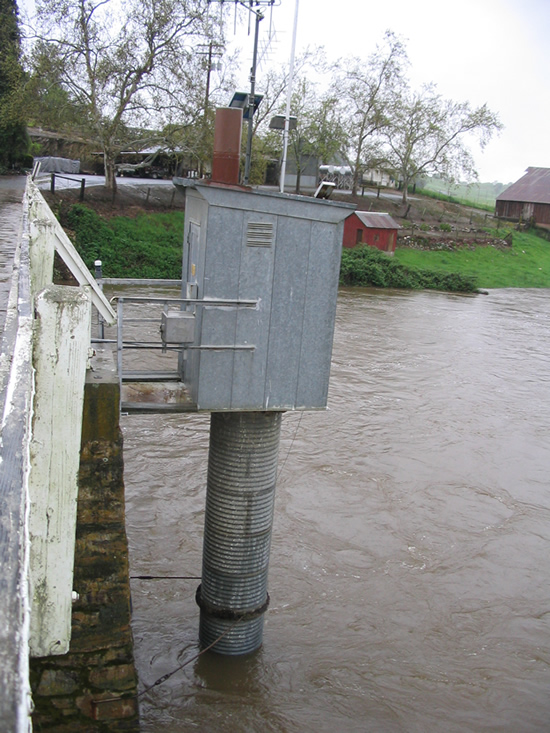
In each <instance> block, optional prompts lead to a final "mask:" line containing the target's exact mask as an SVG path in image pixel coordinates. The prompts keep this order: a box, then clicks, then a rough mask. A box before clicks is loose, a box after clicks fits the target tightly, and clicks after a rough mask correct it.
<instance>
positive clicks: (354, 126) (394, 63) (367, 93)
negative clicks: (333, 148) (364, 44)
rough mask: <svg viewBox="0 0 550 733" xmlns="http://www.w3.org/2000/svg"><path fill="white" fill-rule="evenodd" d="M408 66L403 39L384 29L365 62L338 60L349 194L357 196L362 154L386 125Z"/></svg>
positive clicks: (354, 59) (337, 78)
mask: <svg viewBox="0 0 550 733" xmlns="http://www.w3.org/2000/svg"><path fill="white" fill-rule="evenodd" d="M407 65H408V59H407V53H406V50H405V46H404V44H403V42H402V41H401V40H400V39H399V38H398V37H397V36H396V35H395V34H394V33H393V32H391V31H386V33H385V35H384V40H383V43H382V44H380V45H379V46H377V48H376V50H375V52H374V53H373V54H371V55H370V56H369V57H368V59H367V60H366V61H364V60H362V59H360V58H347V59H343V60H341V61H340V63H339V72H338V74H337V77H336V79H335V81H334V87H335V88H336V89H338V92H339V95H340V98H341V104H342V107H343V111H344V114H345V115H346V116H347V120H348V122H347V132H348V150H349V163H350V165H351V168H352V171H353V182H352V193H353V195H354V196H355V195H357V188H358V185H359V179H360V176H361V174H362V170H363V167H364V163H365V162H368V161H365V160H364V153H365V152H366V150H367V148H368V147H369V145H370V144H371V140H372V139H373V138H374V136H375V135H376V134H377V133H379V132H380V131H381V130H383V129H384V128H386V127H387V126H388V124H389V116H390V114H391V110H392V109H393V107H394V101H393V100H394V98H395V96H396V94H397V93H398V92H399V90H400V87H401V85H402V84H403V72H404V69H405V67H406V66H407Z"/></svg>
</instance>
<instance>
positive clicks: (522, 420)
mask: <svg viewBox="0 0 550 733" xmlns="http://www.w3.org/2000/svg"><path fill="white" fill-rule="evenodd" d="M329 407H330V409H329V411H327V412H319V413H304V414H300V413H288V414H286V415H285V416H284V419H283V432H282V441H281V449H280V458H279V478H278V485H277V499H276V507H275V524H274V530H273V543H272V551H271V561H270V581H269V591H270V595H271V606H270V608H269V610H268V612H267V615H266V623H265V632H264V644H263V647H262V648H261V649H260V650H259V651H258V652H257V653H255V654H254V655H251V656H250V657H245V658H240V659H239V658H238V659H234V658H223V657H219V656H217V655H215V654H213V653H207V654H206V655H204V656H202V657H200V658H199V659H198V660H195V661H193V662H191V663H189V664H187V665H186V666H184V667H183V668H182V669H181V670H180V671H178V672H177V673H176V674H173V675H172V676H171V677H170V678H169V679H167V680H166V681H165V682H164V683H162V684H159V685H157V686H156V687H154V688H153V689H152V690H150V691H148V692H147V693H145V694H144V695H143V696H142V698H141V714H142V728H143V730H144V731H147V732H149V731H151V732H154V733H157V732H159V733H160V732H161V731H162V732H164V731H170V732H172V731H173V732H179V731H207V732H209V731H216V733H225V732H227V733H240V732H241V731H243V732H244V731H250V732H252V733H255V732H256V731H261V733H264V732H265V733H267V732H271V731H273V732H276V733H283V732H284V733H302V732H304V733H307V732H309V731H311V732H312V733H313V732H315V733H334V731H349V732H355V731H361V732H363V731H365V732H371V731H372V732H373V733H379V732H380V733H404V732H406V733H426V732H428V731H429V732H435V733H439V731H441V732H445V733H467V732H469V731H471V732H473V733H481V732H484V731H495V732H496V731H498V732H499V733H502V732H509V733H529V732H531V731H533V733H534V732H535V731H536V732H537V733H538V732H540V731H546V730H550V694H549V692H550V562H549V554H550V553H549V551H550V485H549V484H550V482H549V468H550V411H549V408H550V296H549V294H548V292H547V291H543V290H541V291H535V290H495V291H491V293H490V294H489V295H486V296H466V297H465V296H457V295H446V294H441V293H428V292H420V293H408V292H407V293H405V292H397V291H395V292H390V291H383V290H381V291H372V290H359V289H356V290H355V289H354V290H345V291H341V293H340V296H339V303H338V315H337V326H336V334H335V342H334V353H333V370H332V376H331V388H330V397H329ZM122 424H123V430H124V434H125V461H126V468H125V470H126V486H127V527H128V535H129V541H130V548H131V571H132V574H134V575H141V574H147V575H156V576H170V575H178V576H198V575H199V574H200V568H201V554H202V529H203V517H204V515H203V511H204V501H205V485H206V463H207V449H208V431H209V419H208V416H201V415H191V416H181V415H180V416H178V415H171V416H127V417H123V419H122ZM198 582H199V581H198V580H187V579H178V580H133V581H132V594H133V604H134V615H133V628H134V635H135V643H136V648H135V654H136V661H137V666H138V671H139V676H140V684H141V689H142V690H143V689H144V688H145V687H146V686H149V685H152V684H153V683H154V682H155V681H156V680H157V679H158V678H160V677H161V676H162V675H164V674H166V673H170V672H172V671H173V670H174V669H176V668H178V667H179V666H180V665H183V664H184V663H185V662H186V660H188V659H191V658H192V657H193V656H194V655H196V654H197V652H198V643H197V636H198V608H197V606H196V605H195V601H194V594H195V589H196V586H197V585H198Z"/></svg>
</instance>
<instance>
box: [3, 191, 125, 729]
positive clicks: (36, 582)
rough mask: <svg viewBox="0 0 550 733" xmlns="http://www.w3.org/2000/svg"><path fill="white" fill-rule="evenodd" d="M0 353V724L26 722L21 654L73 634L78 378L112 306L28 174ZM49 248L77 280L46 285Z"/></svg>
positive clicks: (55, 649)
mask: <svg viewBox="0 0 550 733" xmlns="http://www.w3.org/2000/svg"><path fill="white" fill-rule="evenodd" d="M22 205H23V209H24V211H23V227H22V232H21V234H20V237H19V241H18V243H17V249H16V254H15V260H14V268H13V277H12V283H11V288H10V295H9V302H8V309H7V316H6V323H5V327H4V332H3V335H2V345H1V351H0V398H1V399H0V404H3V406H4V407H3V413H2V422H1V434H0V721H1V725H2V729H3V730H6V731H14V732H15V733H23V732H26V731H28V730H29V729H30V711H31V707H32V701H31V691H30V686H29V656H49V655H52V654H64V653H66V652H67V651H68V649H69V643H70V631H71V600H72V574H73V558H74V544H75V527H76V502H77V491H78V487H77V473H78V464H79V455H80V434H81V426H82V404H83V395H84V381H85V375H86V367H87V362H88V358H89V347H90V331H91V311H92V305H94V306H95V307H96V308H97V309H98V311H99V312H100V314H101V316H102V318H103V319H104V320H105V321H106V322H107V323H114V321H115V320H116V317H115V314H114V312H113V310H112V309H111V307H110V305H109V303H108V302H107V301H106V299H105V298H104V296H103V294H102V292H101V290H100V288H99V287H98V285H97V283H96V282H95V280H94V278H93V277H92V275H91V274H90V272H89V271H88V270H87V268H86V266H85V265H84V263H83V262H82V260H81V258H80V257H79V255H78V253H77V252H76V250H75V249H74V247H73V246H72V244H71V242H70V240H69V239H68V238H67V236H66V235H65V233H64V232H63V230H62V228H61V226H60V225H59V223H58V222H57V220H56V219H55V217H54V215H53V214H52V212H51V210H50V209H49V207H48V206H47V204H46V202H45V201H44V198H43V197H42V195H41V194H40V192H39V190H38V188H37V187H36V186H35V185H34V183H33V182H32V180H31V178H29V179H28V181H27V187H26V191H25V196H24V199H23V204H22ZM55 251H57V252H58V253H59V254H60V255H61V257H62V258H63V260H64V261H65V263H66V264H67V266H68V267H69V268H70V270H71V272H72V274H73V275H74V277H75V278H76V279H77V281H78V283H79V286H78V287H66V286H61V285H53V284H52V280H53V263H54V253H55Z"/></svg>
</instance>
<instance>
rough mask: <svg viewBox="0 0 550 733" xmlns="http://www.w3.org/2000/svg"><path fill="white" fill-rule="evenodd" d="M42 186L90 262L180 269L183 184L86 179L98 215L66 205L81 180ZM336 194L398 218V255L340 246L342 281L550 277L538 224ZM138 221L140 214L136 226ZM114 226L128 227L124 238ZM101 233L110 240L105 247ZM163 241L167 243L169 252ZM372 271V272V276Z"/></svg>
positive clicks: (126, 270)
mask: <svg viewBox="0 0 550 733" xmlns="http://www.w3.org/2000/svg"><path fill="white" fill-rule="evenodd" d="M44 195H45V197H46V199H47V201H48V203H49V204H50V206H51V207H52V209H53V210H54V211H56V213H57V214H58V216H59V217H60V220H61V223H62V224H63V226H64V227H65V228H66V229H67V230H68V232H69V235H70V236H71V237H72V238H73V240H75V241H76V243H77V245H78V246H79V247H80V248H81V253H82V254H83V256H84V259H85V260H86V262H87V263H88V264H90V263H91V264H92V265H93V260H94V259H97V258H99V259H102V260H103V262H104V274H105V275H106V276H107V277H170V278H174V277H180V274H181V273H180V269H181V267H180V259H179V255H178V247H181V243H180V236H181V227H182V221H183V218H182V217H183V211H184V207H185V199H184V196H183V194H182V193H181V192H180V191H179V190H177V189H175V188H173V187H171V186H169V185H165V186H158V185H157V186H147V185H146V184H139V185H131V186H119V188H118V191H117V194H116V196H115V197H114V198H113V196H112V193H111V192H110V191H107V190H106V189H105V187H104V186H94V187H93V188H87V189H86V195H85V200H84V202H83V205H84V206H85V207H86V208H87V209H90V210H91V211H92V213H93V214H95V217H96V218H94V217H93V216H92V217H90V216H84V215H83V214H82V213H80V214H79V215H78V216H77V215H75V213H74V211H73V213H72V214H71V215H69V212H70V211H71V209H72V207H73V206H75V204H78V203H79V202H78V196H79V191H78V190H76V189H66V190H63V191H59V192H58V193H56V194H51V193H50V192H49V191H45V192H44ZM334 198H335V199H336V200H340V201H346V202H348V203H353V204H355V206H356V207H357V209H358V210H369V211H386V212H388V213H389V214H391V216H392V217H393V218H394V219H395V220H396V221H397V222H398V223H399V224H400V226H401V227H402V228H401V230H400V236H399V238H398V244H397V250H396V253H395V257H394V258H392V262H387V260H388V259H389V258H387V257H385V258H383V259H380V258H378V259H377V260H376V266H375V267H373V260H372V258H371V259H370V260H369V263H370V264H369V267H366V264H365V257H364V256H363V255H353V254H350V253H349V252H344V254H343V270H342V277H341V281H342V283H343V284H348V285H353V284H358V285H373V286H376V287H402V288H410V287H414V288H432V289H444V290H449V289H451V290H454V289H458V291H459V292H465V291H466V292H473V291H475V290H476V288H482V289H485V288H514V287H516V288H517V287H522V288H523V287H537V288H547V287H550V243H549V242H548V241H547V240H546V239H544V238H543V237H541V236H538V235H537V234H536V233H534V232H525V231H521V232H520V231H517V230H515V229H514V227H513V225H501V226H500V228H498V229H497V228H496V227H497V224H498V222H496V220H494V218H493V217H492V216H491V215H490V214H489V213H488V212H487V211H485V210H480V209H475V208H472V207H469V206H463V205H460V204H457V203H450V202H446V201H439V200H434V199H432V198H429V197H423V196H421V195H415V196H414V197H412V198H411V199H410V201H409V202H408V204H406V205H404V204H402V203H401V200H400V198H399V197H398V196H396V195H395V194H392V195H390V194H382V195H381V196H380V197H377V196H376V195H373V192H371V195H369V196H367V195H365V196H356V197H352V196H350V195H349V194H344V193H340V192H336V193H335V194H334ZM160 215H162V216H161V218H160V219H159V216H160ZM78 217H80V219H81V220H84V219H86V224H85V229H86V232H87V233H86V232H84V233H83V232H82V231H80V229H79V227H78V226H75V220H76V219H77V218H78ZM92 220H93V221H92ZM138 220H139V221H138ZM132 221H138V226H136V227H134V226H133V225H132V224H131V222H132ZM94 222H95V223H94ZM152 231H156V232H157V234H158V233H159V232H160V233H161V235H163V236H160V237H158V236H157V235H152V236H153V242H151V241H150V240H149V239H148V236H149V234H148V232H149V233H150V232H152ZM99 234H101V236H99ZM164 234H165V235H166V236H164ZM117 236H122V240H121V242H119V243H117V241H118V240H117ZM102 239H104V240H106V241H107V249H106V251H103V249H104V246H105V245H101V242H100V240H102ZM79 240H80V243H79ZM82 242H84V245H82ZM164 246H167V247H168V249H167V251H166V253H164V254H163V251H162V248H163V247H164ZM82 247H84V248H82ZM158 247H161V250H159V249H158ZM164 255H166V256H164ZM373 257H376V255H373ZM384 259H385V260H386V262H384ZM160 260H162V266H161V267H160V269H159V266H160V262H159V261H160ZM397 264H399V265H400V266H402V268H404V269H402V270H400V269H399V267H397ZM354 268H356V269H354ZM381 270H383V271H384V274H383V275H382V274H381ZM161 271H162V272H161ZM153 272H154V273H155V274H151V273H153ZM369 272H371V273H372V279H368V278H369ZM399 283H400V284H399Z"/></svg>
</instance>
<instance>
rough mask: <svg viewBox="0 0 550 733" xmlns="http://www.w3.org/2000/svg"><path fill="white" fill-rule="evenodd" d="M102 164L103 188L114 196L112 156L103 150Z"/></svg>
mask: <svg viewBox="0 0 550 733" xmlns="http://www.w3.org/2000/svg"><path fill="white" fill-rule="evenodd" d="M103 162H104V167H105V188H107V189H108V190H110V191H112V192H113V196H114V195H115V193H116V188H117V182H116V168H115V158H114V155H113V154H112V153H111V152H110V151H107V150H105V151H104V152H103Z"/></svg>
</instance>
